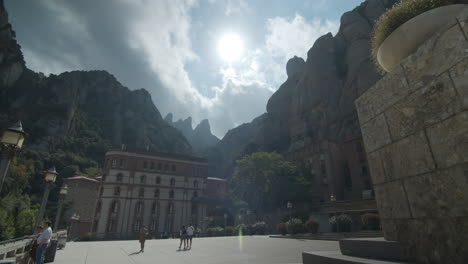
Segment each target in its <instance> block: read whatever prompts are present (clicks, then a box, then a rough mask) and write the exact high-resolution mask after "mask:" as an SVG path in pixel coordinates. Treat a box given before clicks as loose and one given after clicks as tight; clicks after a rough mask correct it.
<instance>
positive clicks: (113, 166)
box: [112, 159, 117, 168]
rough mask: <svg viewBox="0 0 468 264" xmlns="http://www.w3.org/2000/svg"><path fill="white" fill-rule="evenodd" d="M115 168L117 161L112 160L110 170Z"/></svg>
mask: <svg viewBox="0 0 468 264" xmlns="http://www.w3.org/2000/svg"><path fill="white" fill-rule="evenodd" d="M116 166H117V160H116V159H113V160H112V168H115V167H116Z"/></svg>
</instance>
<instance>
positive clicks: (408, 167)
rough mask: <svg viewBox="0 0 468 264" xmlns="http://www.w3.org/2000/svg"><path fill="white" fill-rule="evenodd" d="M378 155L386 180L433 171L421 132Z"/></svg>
mask: <svg viewBox="0 0 468 264" xmlns="http://www.w3.org/2000/svg"><path fill="white" fill-rule="evenodd" d="M380 153H381V158H382V162H383V166H384V170H385V175H386V177H387V178H388V180H395V179H401V178H404V177H407V176H412V175H418V174H423V173H427V172H430V171H433V170H434V169H435V163H434V160H433V158H432V155H431V150H430V149H429V145H428V142H427V140H426V136H425V134H424V132H423V131H422V132H420V133H418V134H415V135H412V136H409V137H406V138H404V139H402V140H400V141H398V142H396V143H393V144H391V145H388V146H386V147H384V148H382V150H381V152H380Z"/></svg>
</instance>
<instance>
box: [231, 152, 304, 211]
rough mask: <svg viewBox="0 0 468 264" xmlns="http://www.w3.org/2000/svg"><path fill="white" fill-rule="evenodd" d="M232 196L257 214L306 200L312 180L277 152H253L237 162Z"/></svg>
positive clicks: (232, 182) (232, 180)
mask: <svg viewBox="0 0 468 264" xmlns="http://www.w3.org/2000/svg"><path fill="white" fill-rule="evenodd" d="M236 164H237V166H236V168H235V171H234V175H233V177H232V179H231V182H230V184H231V187H232V196H234V197H233V198H235V199H239V200H243V201H246V202H248V203H249V205H250V208H251V209H252V210H254V211H256V212H259V211H263V210H264V209H272V208H275V207H280V206H284V205H285V204H286V203H287V202H288V201H295V202H299V200H301V201H302V200H305V199H307V197H308V194H309V190H310V185H311V179H310V177H307V175H304V174H303V173H301V172H300V170H298V168H297V167H296V166H295V165H294V164H293V163H291V162H288V161H286V160H284V158H283V156H282V155H280V154H278V153H276V152H256V153H252V154H251V155H245V156H244V157H242V158H241V159H239V160H237V161H236Z"/></svg>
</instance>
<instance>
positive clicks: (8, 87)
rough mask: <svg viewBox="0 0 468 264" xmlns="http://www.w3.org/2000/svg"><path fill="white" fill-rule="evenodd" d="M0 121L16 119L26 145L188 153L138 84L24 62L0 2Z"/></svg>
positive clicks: (90, 154) (93, 154) (86, 152)
mask: <svg viewBox="0 0 468 264" xmlns="http://www.w3.org/2000/svg"><path fill="white" fill-rule="evenodd" d="M0 95H1V97H0V127H7V126H9V125H11V123H13V122H15V121H17V120H21V121H22V122H23V125H24V127H25V130H26V131H27V132H28V133H29V138H28V139H27V141H26V144H27V147H29V148H33V149H35V150H38V151H45V152H59V151H66V152H72V153H74V154H77V155H81V156H83V157H87V158H92V159H94V160H96V161H97V162H101V161H102V159H103V157H104V153H105V151H106V150H107V149H108V148H109V147H112V146H119V147H120V146H121V145H126V146H128V147H130V148H142V149H151V150H155V151H162V152H175V153H183V154H191V153H192V148H191V146H190V144H189V142H187V140H186V139H185V137H184V136H183V135H182V133H181V132H179V131H178V130H177V129H175V128H173V127H171V126H170V125H168V124H167V123H166V122H165V121H164V120H163V118H162V117H161V114H160V112H159V110H158V109H157V108H156V106H155V105H154V104H153V101H152V99H151V95H150V94H149V93H148V92H147V91H146V90H144V89H138V90H130V89H128V88H127V87H125V86H123V85H122V84H121V83H120V82H119V81H118V80H117V79H116V78H115V77H114V76H113V75H111V74H110V73H108V72H106V71H73V72H64V73H61V74H59V75H54V74H51V75H50V76H48V77H46V76H44V75H43V74H42V73H36V72H34V71H32V70H30V69H28V68H27V67H26V63H25V61H24V58H23V55H22V53H21V47H20V46H19V45H18V43H17V42H16V40H15V33H14V31H13V30H12V26H11V24H9V23H8V14H7V12H6V10H5V8H4V6H3V1H1V2H0Z"/></svg>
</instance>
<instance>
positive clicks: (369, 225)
mask: <svg viewBox="0 0 468 264" xmlns="http://www.w3.org/2000/svg"><path fill="white" fill-rule="evenodd" d="M361 220H362V224H363V226H364V228H365V229H367V230H380V217H379V215H378V214H371V213H365V214H363V215H362V216H361Z"/></svg>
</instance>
